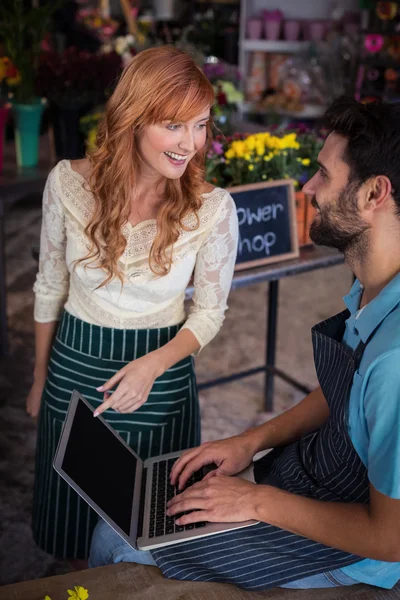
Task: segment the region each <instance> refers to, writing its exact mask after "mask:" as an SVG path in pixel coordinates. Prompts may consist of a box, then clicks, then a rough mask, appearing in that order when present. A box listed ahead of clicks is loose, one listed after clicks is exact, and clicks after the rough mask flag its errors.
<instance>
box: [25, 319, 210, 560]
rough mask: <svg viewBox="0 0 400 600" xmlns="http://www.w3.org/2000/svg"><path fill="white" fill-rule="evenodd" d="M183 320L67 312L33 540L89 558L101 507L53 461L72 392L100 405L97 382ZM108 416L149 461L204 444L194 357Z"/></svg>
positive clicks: (52, 368) (44, 423) (41, 442)
mask: <svg viewBox="0 0 400 600" xmlns="http://www.w3.org/2000/svg"><path fill="white" fill-rule="evenodd" d="M179 329H180V326H179V325H177V326H172V327H165V328H160V329H143V330H119V329H109V328H105V327H99V326H97V325H91V324H89V323H86V322H84V321H81V320H80V319H77V318H75V317H73V316H72V315H70V314H69V313H67V312H64V315H63V319H62V321H61V323H60V326H59V329H58V332H57V335H56V338H55V341H54V344H53V348H52V352H51V357H50V362H49V369H48V377H47V381H46V386H45V390H44V394H43V399H42V407H41V412H40V416H39V425H38V441H37V450H36V477H35V487H34V498H33V518H32V528H33V534H34V539H35V541H36V543H37V544H38V545H39V546H40V548H42V549H43V550H45V551H46V552H48V553H49V554H52V555H54V556H58V557H60V558H87V557H88V553H89V548H90V540H91V536H92V532H93V529H94V527H95V525H96V523H97V520H98V516H97V514H96V513H95V512H94V511H93V510H92V509H91V508H90V507H89V506H88V505H87V504H86V502H85V501H83V500H82V499H81V498H80V497H79V496H78V495H77V494H76V492H75V491H74V490H72V489H71V488H70V486H69V485H68V484H67V483H65V482H64V481H63V480H62V478H60V477H59V475H58V474H57V473H56V471H55V470H54V469H53V467H52V463H53V459H54V455H55V452H56V448H57V444H58V440H59V437H60V435H61V430H62V426H63V422H64V419H65V415H66V413H67V410H68V406H69V401H70V396H71V393H72V391H73V390H74V389H77V390H78V391H79V392H80V393H81V394H82V395H83V396H84V397H85V398H86V399H87V400H88V401H89V402H90V403H91V405H92V406H93V408H96V407H97V406H99V405H100V404H101V403H102V394H101V393H100V392H97V391H96V388H97V387H98V386H100V385H102V384H103V383H104V382H105V381H107V380H108V379H109V378H110V377H111V376H112V375H114V374H115V373H116V372H117V371H119V370H120V369H121V368H122V367H123V366H125V365H126V364H127V363H128V362H130V361H132V360H135V359H136V358H139V357H140V356H144V355H145V354H148V353H149V352H152V351H153V350H156V349H157V348H160V347H161V346H163V345H165V344H166V343H168V342H169V341H170V340H172V339H173V338H174V336H175V335H176V334H177V332H178V331H179ZM103 417H104V418H105V419H106V420H107V422H108V423H109V424H110V425H112V427H113V428H114V429H115V430H116V431H117V432H118V433H119V434H120V436H121V437H122V438H123V439H124V440H125V441H126V442H127V443H128V444H129V446H131V448H132V449H133V450H134V451H135V452H136V453H137V454H138V455H139V456H140V457H141V458H142V459H143V460H144V459H146V458H148V457H150V456H157V455H159V454H163V453H166V452H172V451H176V450H182V449H186V448H190V447H193V446H196V445H198V444H199V443H200V414H199V405H198V397H197V386H196V379H195V374H194V368H193V359H192V358H191V357H188V358H186V359H184V360H182V361H180V362H179V363H177V364H176V365H174V366H173V367H172V368H170V369H168V371H166V372H165V373H164V374H163V375H162V376H161V377H159V378H158V379H157V380H156V381H155V383H154V386H153V389H152V391H151V393H150V395H149V398H148V400H147V402H146V403H145V404H144V405H143V406H141V407H140V408H139V409H138V410H137V411H135V412H133V413H130V414H120V413H117V412H115V411H113V410H108V411H106V412H105V413H104V414H103Z"/></svg>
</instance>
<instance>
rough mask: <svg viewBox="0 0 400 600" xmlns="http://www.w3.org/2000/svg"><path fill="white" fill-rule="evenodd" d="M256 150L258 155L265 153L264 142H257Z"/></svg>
mask: <svg viewBox="0 0 400 600" xmlns="http://www.w3.org/2000/svg"><path fill="white" fill-rule="evenodd" d="M256 152H257V154H258V156H262V155H263V154H264V153H265V145H264V142H257V144H256Z"/></svg>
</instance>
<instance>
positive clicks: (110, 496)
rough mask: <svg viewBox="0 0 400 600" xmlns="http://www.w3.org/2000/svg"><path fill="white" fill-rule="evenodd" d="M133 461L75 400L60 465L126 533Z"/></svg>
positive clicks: (133, 470)
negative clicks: (71, 421) (69, 429)
mask: <svg viewBox="0 0 400 600" xmlns="http://www.w3.org/2000/svg"><path fill="white" fill-rule="evenodd" d="M136 463H137V461H136V458H135V457H134V455H133V454H132V453H131V452H129V450H128V449H127V448H126V447H125V446H124V444H122V443H121V441H120V440H119V439H118V438H117V437H116V436H115V435H114V434H113V433H112V432H111V431H110V430H109V429H108V427H106V425H104V423H103V422H102V421H100V420H99V419H97V418H94V417H93V412H92V411H91V410H90V409H89V408H88V407H87V406H86V404H84V403H83V402H82V401H81V400H79V401H78V404H77V407H76V412H75V416H74V420H73V423H72V427H71V432H70V435H69V438H68V443H67V446H66V448H65V455H64V460H63V463H62V468H63V470H64V471H65V473H66V474H67V475H69V477H70V478H71V479H72V480H73V481H74V482H75V483H76V484H78V485H79V487H80V488H81V489H82V490H83V491H84V492H85V493H86V494H87V495H88V496H89V498H90V499H91V500H93V502H95V503H96V504H97V505H98V506H99V508H101V509H102V510H103V511H104V512H105V513H106V514H107V515H108V516H109V517H110V518H111V519H113V521H114V522H115V523H116V524H117V525H118V526H119V527H120V528H121V529H122V530H123V531H124V532H125V533H126V534H127V535H129V532H130V525H131V514H132V506H133V492H134V486H135V474H136Z"/></svg>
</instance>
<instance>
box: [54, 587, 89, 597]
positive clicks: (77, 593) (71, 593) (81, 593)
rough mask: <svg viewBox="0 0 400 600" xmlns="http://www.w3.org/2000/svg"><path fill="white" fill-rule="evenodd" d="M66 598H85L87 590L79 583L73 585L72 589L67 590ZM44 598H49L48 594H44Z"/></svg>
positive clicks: (87, 595)
mask: <svg viewBox="0 0 400 600" xmlns="http://www.w3.org/2000/svg"><path fill="white" fill-rule="evenodd" d="M67 592H68V600H87V599H88V598H89V592H88V591H87V589H85V588H84V587H82V586H81V585H75V586H74V589H73V590H67ZM44 600H51V598H50V596H45V597H44Z"/></svg>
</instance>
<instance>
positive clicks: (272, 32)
mask: <svg viewBox="0 0 400 600" xmlns="http://www.w3.org/2000/svg"><path fill="white" fill-rule="evenodd" d="M281 25H282V21H272V20H266V21H264V33H265V37H266V39H267V40H271V41H276V40H279V38H280V35H281Z"/></svg>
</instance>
